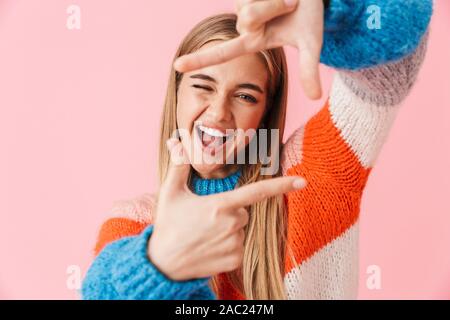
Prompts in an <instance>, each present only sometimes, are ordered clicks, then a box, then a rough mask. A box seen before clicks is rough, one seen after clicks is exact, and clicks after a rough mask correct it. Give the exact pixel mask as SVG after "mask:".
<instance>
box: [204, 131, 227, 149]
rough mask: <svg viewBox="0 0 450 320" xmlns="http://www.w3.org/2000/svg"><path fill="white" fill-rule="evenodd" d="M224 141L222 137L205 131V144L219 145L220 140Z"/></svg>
mask: <svg viewBox="0 0 450 320" xmlns="http://www.w3.org/2000/svg"><path fill="white" fill-rule="evenodd" d="M221 141H222V138H218V137H214V136H210V135H209V134H207V133H203V144H204V145H205V146H209V145H211V146H214V145H219V144H220V142H221Z"/></svg>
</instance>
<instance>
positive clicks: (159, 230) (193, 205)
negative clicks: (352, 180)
mask: <svg viewBox="0 0 450 320" xmlns="http://www.w3.org/2000/svg"><path fill="white" fill-rule="evenodd" d="M167 147H168V148H169V152H170V156H171V164H170V168H169V171H168V173H167V177H166V180H165V181H164V183H163V185H162V186H161V189H160V193H159V198H158V205H157V209H156V217H155V220H154V230H153V234H152V236H151V237H150V241H149V242H148V256H149V258H150V260H151V261H152V263H153V264H154V265H155V266H156V267H157V268H158V269H159V270H160V271H161V272H163V273H164V274H165V275H166V276H167V277H169V278H170V279H172V280H177V281H181V280H190V279H196V278H204V277H209V276H213V275H216V274H218V273H221V272H228V271H232V270H234V269H236V268H238V267H239V266H240V264H241V262H242V257H243V252H244V229H243V228H244V227H245V226H246V225H247V223H248V220H249V217H248V212H247V210H246V209H245V207H247V206H249V205H251V204H253V203H255V202H258V201H262V200H263V199H265V198H268V197H272V196H275V195H279V194H284V193H287V192H290V191H293V190H296V189H301V188H303V187H304V186H305V185H306V181H305V180H304V179H303V178H300V177H295V176H292V177H280V178H273V179H268V180H265V181H260V182H256V183H253V184H250V185H246V186H242V187H240V188H238V189H236V190H233V191H229V192H223V193H220V194H215V195H209V196H198V195H195V194H194V193H192V192H191V191H190V190H189V188H188V186H187V180H188V176H189V171H190V164H189V161H188V160H187V156H186V153H185V152H184V150H183V146H182V144H181V142H179V141H178V140H177V139H170V140H168V142H167Z"/></svg>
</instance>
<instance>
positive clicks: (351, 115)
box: [330, 75, 399, 169]
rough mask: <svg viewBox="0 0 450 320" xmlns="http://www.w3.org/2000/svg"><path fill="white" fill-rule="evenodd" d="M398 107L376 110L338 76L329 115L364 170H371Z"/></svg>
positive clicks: (331, 98)
mask: <svg viewBox="0 0 450 320" xmlns="http://www.w3.org/2000/svg"><path fill="white" fill-rule="evenodd" d="M398 110H399V107H398V106H377V105H374V104H371V103H369V102H366V101H364V100H362V99H361V98H360V97H358V96H357V95H356V94H354V93H353V91H351V89H350V88H348V87H347V85H346V84H345V83H344V82H343V81H342V79H341V77H340V76H339V75H337V76H336V77H335V79H334V83H333V87H332V89H331V94H330V113H331V118H332V120H333V123H334V125H335V126H336V127H337V128H338V129H339V130H340V132H341V136H342V138H343V139H344V140H345V141H346V142H347V144H348V145H349V147H350V148H351V149H352V150H353V152H354V153H355V154H356V156H357V157H358V159H359V161H360V163H361V165H362V166H363V167H364V168H366V169H367V168H370V167H373V165H374V164H375V161H376V158H377V157H378V154H379V153H380V151H381V147H382V146H383V144H384V142H385V140H386V138H387V135H388V133H389V130H390V128H391V127H392V124H393V122H394V120H395V117H396V115H397V112H398Z"/></svg>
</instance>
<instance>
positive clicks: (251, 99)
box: [237, 93, 258, 103]
mask: <svg viewBox="0 0 450 320" xmlns="http://www.w3.org/2000/svg"><path fill="white" fill-rule="evenodd" d="M237 96H238V97H239V98H241V99H243V100H246V101H247V102H251V103H257V102H258V100H256V98H255V97H253V96H251V95H248V94H244V93H239V94H238V95H237Z"/></svg>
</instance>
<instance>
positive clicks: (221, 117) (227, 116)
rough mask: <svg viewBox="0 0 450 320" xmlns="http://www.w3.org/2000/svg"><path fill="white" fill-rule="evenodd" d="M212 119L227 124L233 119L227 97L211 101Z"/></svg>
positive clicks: (209, 112) (210, 113)
mask: <svg viewBox="0 0 450 320" xmlns="http://www.w3.org/2000/svg"><path fill="white" fill-rule="evenodd" d="M208 114H209V116H210V119H211V120H212V121H215V122H226V121H230V120H231V119H232V114H231V110H230V108H229V106H228V101H227V97H226V96H224V95H220V96H217V97H216V98H215V99H214V100H212V101H210V105H209V107H208Z"/></svg>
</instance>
